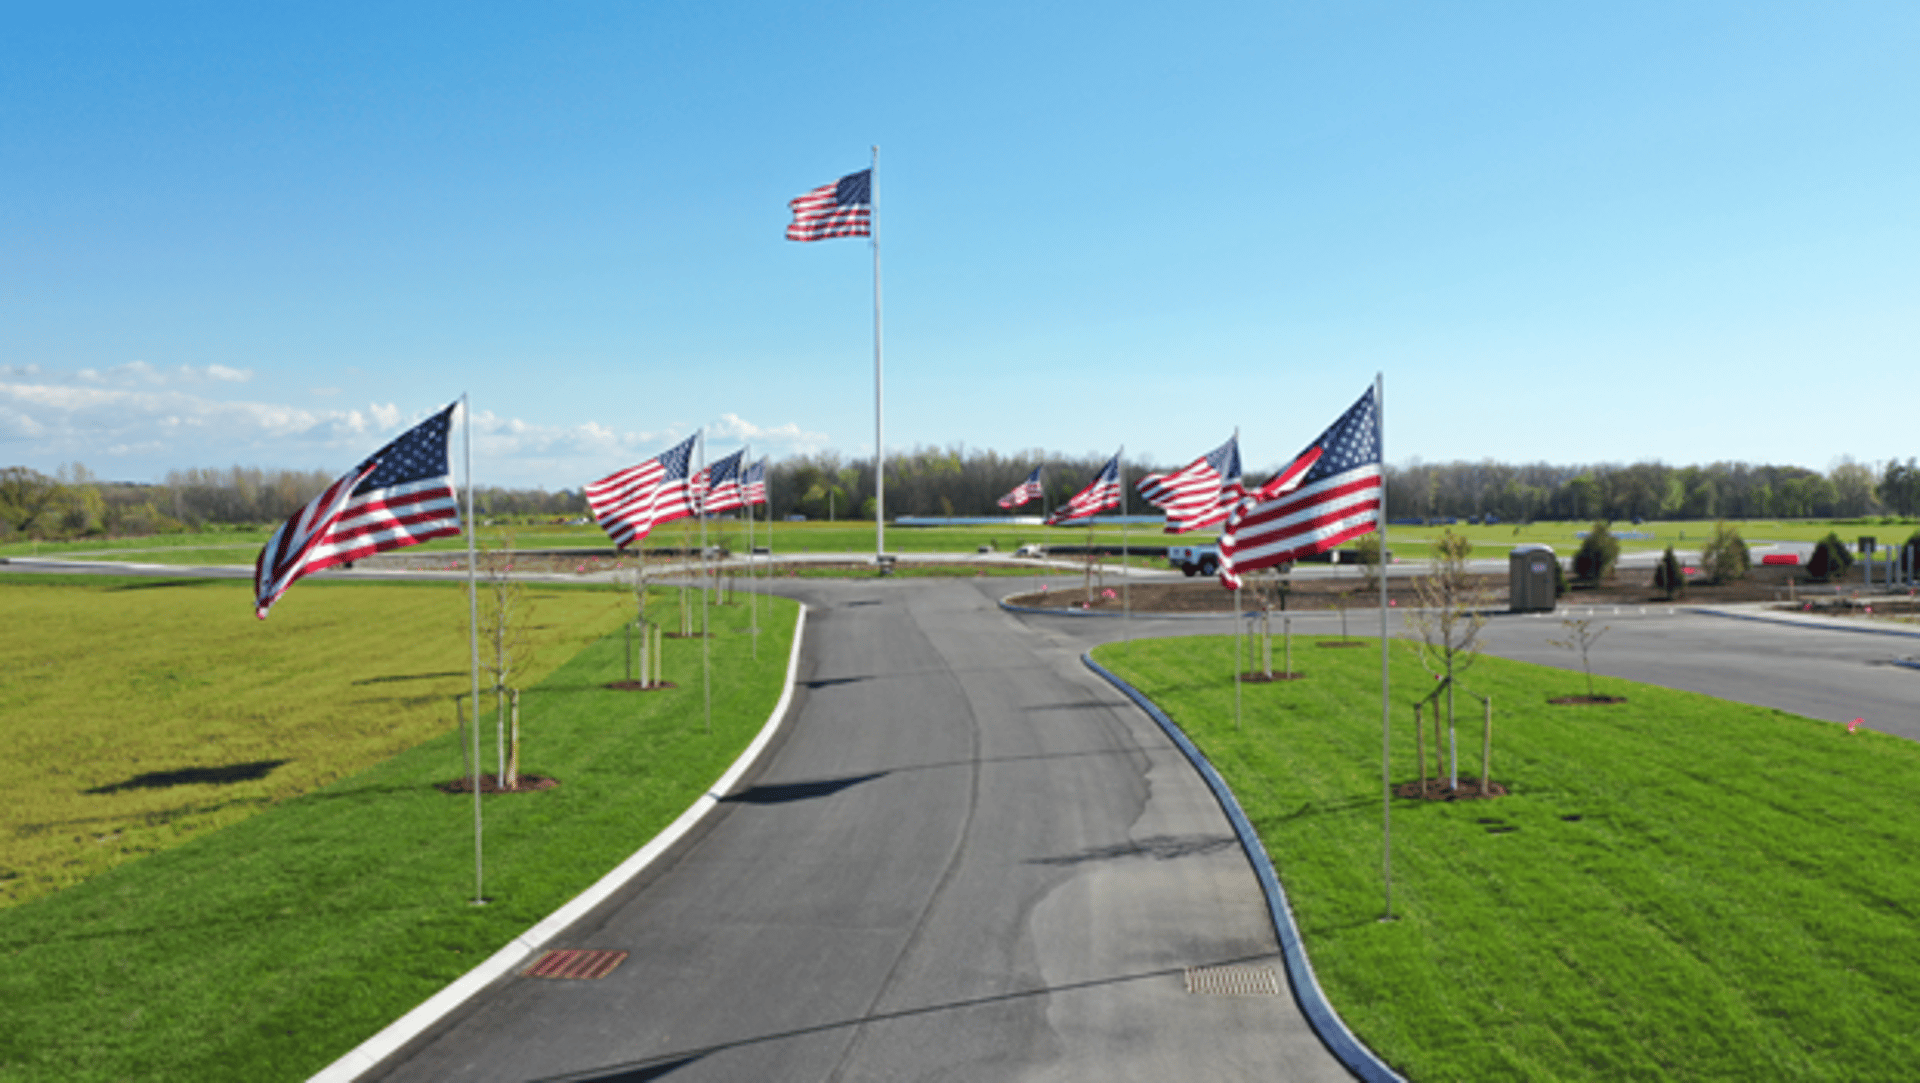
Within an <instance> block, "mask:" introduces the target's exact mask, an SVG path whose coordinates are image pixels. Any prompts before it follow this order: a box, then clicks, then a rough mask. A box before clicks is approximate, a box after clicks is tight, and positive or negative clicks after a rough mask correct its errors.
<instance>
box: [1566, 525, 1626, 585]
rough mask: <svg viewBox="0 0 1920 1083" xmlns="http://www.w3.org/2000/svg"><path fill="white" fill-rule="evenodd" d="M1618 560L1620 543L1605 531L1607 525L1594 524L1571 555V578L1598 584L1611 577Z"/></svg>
mask: <svg viewBox="0 0 1920 1083" xmlns="http://www.w3.org/2000/svg"><path fill="white" fill-rule="evenodd" d="M1619 559H1620V542H1619V540H1618V539H1616V538H1615V537H1614V536H1613V534H1612V533H1611V532H1610V531H1608V530H1607V524H1606V523H1603V522H1595V523H1594V524H1593V527H1592V528H1591V529H1589V530H1588V531H1587V536H1586V538H1585V539H1584V540H1583V541H1581V543H1580V551H1579V552H1577V553H1575V554H1573V577H1574V578H1575V579H1578V580H1580V581H1582V582H1585V583H1598V582H1600V581H1601V580H1602V579H1607V578H1610V577H1611V576H1612V575H1613V565H1614V562H1616V561H1618V560H1619Z"/></svg>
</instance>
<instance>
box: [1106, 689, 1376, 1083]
mask: <svg viewBox="0 0 1920 1083" xmlns="http://www.w3.org/2000/svg"><path fill="white" fill-rule="evenodd" d="M1080 660H1081V661H1082V662H1084V663H1086V666H1087V668H1088V669H1091V670H1093V671H1094V672H1095V673H1098V674H1099V675H1100V676H1102V677H1104V678H1106V680H1107V682H1108V683H1109V684H1111V685H1113V686H1114V687H1115V688H1118V689H1119V690H1120V691H1121V692H1122V693H1124V694H1125V695H1126V697H1127V698H1128V699H1130V700H1132V701H1133V702H1134V703H1135V704H1137V705H1138V706H1139V707H1140V709H1141V710H1143V711H1145V712H1147V715H1148V716H1149V717H1151V718H1152V719H1153V720H1154V721H1155V722H1156V723H1158V724H1159V726H1160V728H1161V729H1162V730H1165V731H1166V734H1167V736H1168V737H1169V738H1171V739H1172V740H1173V743H1174V744H1175V745H1177V746H1179V748H1180V752H1181V754H1183V755H1185V756H1186V757H1187V762H1189V763H1191V764H1193V769H1194V770H1196V771H1198V772H1200V777H1201V778H1203V779H1205V780H1206V782H1207V787H1208V788H1209V789H1211V790H1212V791H1213V796H1214V799H1215V800H1217V801H1219V802H1220V808H1221V811H1223V812H1225V813H1226V814H1227V819H1228V820H1229V821H1231V822H1232V823H1233V833H1234V834H1235V835H1237V836H1239V838H1240V845H1241V847H1242V848H1244V849H1245V850H1246V852H1247V861H1248V862H1249V863H1250V864H1252V866H1253V872H1254V875H1255V876H1256V877H1257V878H1258V879H1259V881H1260V890H1261V892H1262V893H1263V894H1265V895H1266V897H1267V913H1268V915H1269V916H1270V917H1272V919H1273V931H1274V933H1275V934H1276V935H1277V936H1278V937H1279V938H1280V954H1281V958H1283V959H1284V960H1285V961H1286V965H1287V981H1288V983H1289V984H1290V985H1291V986H1292V988H1293V999H1294V1002H1295V1003H1297V1004H1298V1005H1299V1006H1300V1012H1301V1014H1302V1015H1305V1016H1306V1017H1307V1024H1308V1025H1309V1026H1311V1027H1313V1032H1314V1033H1315V1034H1316V1035H1318V1036H1319V1038H1320V1041H1321V1042H1322V1043H1324V1044H1325V1045H1326V1047H1327V1050H1328V1051H1329V1052H1331V1053H1332V1054H1333V1055H1334V1057H1335V1058H1336V1059H1338V1060H1339V1061H1340V1063H1341V1064H1343V1065H1345V1066H1346V1068H1347V1070H1348V1071H1350V1072H1352V1073H1353V1074H1354V1075H1356V1076H1359V1077H1360V1078H1361V1079H1364V1080H1367V1081H1368V1083H1406V1079H1405V1077H1403V1076H1401V1075H1400V1074H1399V1073H1397V1072H1395V1071H1394V1070H1393V1069H1392V1068H1389V1067H1387V1063H1386V1062H1385V1061H1383V1060H1381V1059H1380V1057H1379V1056H1378V1055H1377V1054H1375V1053H1374V1051H1373V1050H1371V1049H1368V1048H1367V1047H1366V1045H1364V1044H1363V1043H1362V1042H1361V1041H1360V1039H1359V1038H1356V1037H1354V1034H1353V1031H1351V1030H1348V1029H1347V1024H1346V1023H1345V1022H1344V1021H1342V1020H1341V1018H1340V1016H1339V1013H1337V1012H1335V1011H1334V1010H1333V1005H1331V1004H1329V1003H1327V995H1326V993H1325V992H1323V991H1322V990H1321V989H1320V981H1319V979H1318V978H1315V977H1314V976H1313V963H1312V962H1310V961H1308V959H1307V949H1306V946H1305V945H1303V944H1302V943H1301V942H1300V928H1299V926H1298V925H1296V924H1294V920H1293V908H1292V907H1291V906H1289V905H1288V903H1287V893H1286V889H1285V888H1282V887H1281V886H1280V876H1279V874H1278V873H1276V872H1275V871H1274V868H1273V861H1272V860H1271V859H1270V858H1268V857H1267V848H1266V847H1265V846H1263V845H1261V842H1260V836H1259V835H1257V834H1255V833H1254V830H1253V824H1252V823H1250V822H1249V821H1248V820H1247V814H1246V812H1245V811H1243V810H1242V809H1241V808H1240V802H1239V801H1238V800H1236V799H1235V798H1234V796H1233V791H1232V790H1230V789H1228V788H1227V783H1226V780H1225V779H1223V778H1221V777H1220V773H1219V772H1218V771H1215V770H1214V769H1213V764H1212V763H1210V762H1208V760H1207V757H1206V756H1205V755H1204V754H1203V753H1202V752H1201V751H1200V749H1199V748H1198V747H1196V746H1195V745H1194V743H1193V742H1192V741H1191V740H1189V739H1188V737H1187V735H1186V733H1185V732H1184V731H1183V730H1181V728H1180V727H1179V726H1178V725H1175V724H1174V721H1173V719H1171V718H1168V717H1167V715H1166V712H1164V711H1162V710H1161V709H1160V708H1159V707H1158V706H1156V705H1155V704H1154V702H1153V701H1152V700H1150V699H1148V698H1147V697H1146V696H1144V695H1142V694H1141V693H1140V690H1139V689H1137V688H1135V687H1133V686H1132V685H1130V684H1128V683H1127V682H1126V681H1123V680H1121V679H1120V677H1119V676H1118V675H1116V674H1114V673H1113V672H1112V671H1111V670H1109V669H1107V668H1106V667H1105V666H1103V665H1101V664H1100V663H1098V662H1096V661H1094V660H1093V655H1092V654H1091V653H1089V654H1083V655H1081V656H1080Z"/></svg>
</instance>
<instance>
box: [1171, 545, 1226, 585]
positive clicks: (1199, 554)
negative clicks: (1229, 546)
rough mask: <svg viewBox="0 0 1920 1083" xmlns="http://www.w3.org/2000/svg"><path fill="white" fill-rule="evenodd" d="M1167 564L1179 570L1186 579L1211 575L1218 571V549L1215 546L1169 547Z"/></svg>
mask: <svg viewBox="0 0 1920 1083" xmlns="http://www.w3.org/2000/svg"><path fill="white" fill-rule="evenodd" d="M1167 563H1168V564H1170V565H1172V566H1173V567H1176V568H1178V569H1180V571H1181V572H1183V573H1185V575H1186V576H1187V577H1188V578H1192V577H1193V576H1196V575H1213V574H1215V573H1217V572H1219V570H1220V547H1219V546H1217V545H1169V546H1167Z"/></svg>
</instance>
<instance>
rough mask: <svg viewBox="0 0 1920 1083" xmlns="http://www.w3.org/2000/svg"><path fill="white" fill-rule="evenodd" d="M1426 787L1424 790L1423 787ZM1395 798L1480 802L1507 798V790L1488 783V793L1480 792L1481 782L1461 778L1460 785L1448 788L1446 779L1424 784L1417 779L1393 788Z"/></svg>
mask: <svg viewBox="0 0 1920 1083" xmlns="http://www.w3.org/2000/svg"><path fill="white" fill-rule="evenodd" d="M1423 786H1424V787H1425V789H1424V790H1423V789H1422V787H1423ZM1393 795H1394V796H1395V797H1417V798H1420V799H1422V800H1425V801H1478V800H1480V799H1481V798H1483V797H1485V798H1493V797H1505V796H1507V788H1506V787H1505V786H1502V785H1501V784H1499V783H1498V782H1489V783H1487V792H1486V793H1484V794H1483V793H1481V792H1480V780H1479V779H1477V778H1469V777H1467V776H1465V775H1462V776H1460V785H1458V786H1448V785H1447V780H1446V779H1444V778H1430V779H1427V780H1426V781H1425V782H1424V783H1423V782H1421V781H1420V780H1418V779H1416V780H1414V781H1412V782H1402V783H1401V784H1400V785H1398V786H1395V787H1394V788H1393Z"/></svg>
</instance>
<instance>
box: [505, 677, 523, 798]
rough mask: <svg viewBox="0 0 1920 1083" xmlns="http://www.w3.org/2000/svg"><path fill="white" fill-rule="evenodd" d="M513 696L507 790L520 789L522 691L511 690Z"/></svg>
mask: <svg viewBox="0 0 1920 1083" xmlns="http://www.w3.org/2000/svg"><path fill="white" fill-rule="evenodd" d="M510 691H511V692H512V694H513V752H512V754H511V755H509V756H508V757H507V789H509V790H514V789H518V788H519V787H520V690H519V689H518V688H515V689H511V690H510Z"/></svg>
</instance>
